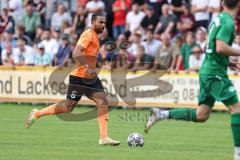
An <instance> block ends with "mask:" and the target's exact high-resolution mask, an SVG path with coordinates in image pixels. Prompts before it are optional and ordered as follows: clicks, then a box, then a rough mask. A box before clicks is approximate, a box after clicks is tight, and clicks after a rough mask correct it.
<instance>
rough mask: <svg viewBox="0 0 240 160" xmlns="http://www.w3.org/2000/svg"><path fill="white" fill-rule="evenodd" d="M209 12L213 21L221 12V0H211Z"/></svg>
mask: <svg viewBox="0 0 240 160" xmlns="http://www.w3.org/2000/svg"><path fill="white" fill-rule="evenodd" d="M208 12H209V13H210V14H211V19H210V21H209V22H211V21H212V20H213V19H214V18H215V17H217V16H218V14H219V13H220V12H221V0H210V1H209V4H208Z"/></svg>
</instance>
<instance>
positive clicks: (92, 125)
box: [0, 104, 233, 160]
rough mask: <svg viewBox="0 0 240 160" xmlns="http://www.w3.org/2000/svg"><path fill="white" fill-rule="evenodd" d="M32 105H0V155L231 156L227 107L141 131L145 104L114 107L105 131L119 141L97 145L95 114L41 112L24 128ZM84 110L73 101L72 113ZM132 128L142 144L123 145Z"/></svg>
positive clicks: (33, 158)
mask: <svg viewBox="0 0 240 160" xmlns="http://www.w3.org/2000/svg"><path fill="white" fill-rule="evenodd" d="M34 107H36V108H38V109H41V108H43V107H45V106H34ZM32 108H33V106H32V105H16V104H1V105H0V113H1V115H0V127H1V128H0V160H146V159H152V160H231V159H232V156H233V147H232V143H233V142H232V136H231V128H230V116H229V114H227V113H213V114H212V115H211V117H210V119H209V120H208V121H207V122H206V123H204V124H194V123H192V122H180V121H179V122H176V121H164V122H160V123H158V124H156V125H155V126H154V127H153V128H152V130H150V132H149V134H148V135H145V134H143V129H144V124H145V120H146V116H147V115H148V114H149V111H148V110H127V109H115V110H113V111H112V112H111V113H110V115H109V133H110V136H111V137H113V138H115V139H117V140H120V141H121V145H120V146H118V147H103V146H98V124H97V120H96V119H92V120H89V121H80V122H79V121H77V122H66V121H62V120H60V119H59V118H58V117H56V116H46V117H43V118H41V119H40V120H38V121H37V122H36V124H34V125H33V126H32V127H31V128H30V129H29V130H26V129H25V128H24V121H25V118H26V117H27V115H28V114H29V112H30V111H31V109H32ZM88 110H91V108H88V107H77V108H75V110H74V113H79V112H86V111H88ZM132 132H140V133H142V134H143V135H144V138H145V145H144V147H142V148H131V147H129V146H128V145H127V142H126V139H127V136H128V134H130V133H132Z"/></svg>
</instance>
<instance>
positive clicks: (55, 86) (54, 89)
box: [51, 81, 58, 95]
mask: <svg viewBox="0 0 240 160" xmlns="http://www.w3.org/2000/svg"><path fill="white" fill-rule="evenodd" d="M57 87H58V84H57V82H56V81H54V82H52V84H51V88H52V94H54V95H56V94H57V93H58V90H57Z"/></svg>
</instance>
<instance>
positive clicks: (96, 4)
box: [86, 0, 105, 27]
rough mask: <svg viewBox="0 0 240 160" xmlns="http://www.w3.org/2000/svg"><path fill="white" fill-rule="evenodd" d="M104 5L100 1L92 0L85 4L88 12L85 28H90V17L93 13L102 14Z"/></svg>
mask: <svg viewBox="0 0 240 160" xmlns="http://www.w3.org/2000/svg"><path fill="white" fill-rule="evenodd" d="M104 9H105V4H104V3H103V2H102V1H101V0H92V1H89V2H88V3H87V4H86V10H87V12H88V17H87V26H88V27H90V26H91V17H92V14H93V13H102V14H104Z"/></svg>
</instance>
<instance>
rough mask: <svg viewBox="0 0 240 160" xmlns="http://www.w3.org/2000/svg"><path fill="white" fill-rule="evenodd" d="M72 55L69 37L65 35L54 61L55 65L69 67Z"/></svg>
mask: <svg viewBox="0 0 240 160" xmlns="http://www.w3.org/2000/svg"><path fill="white" fill-rule="evenodd" d="M71 53H72V48H71V44H70V42H69V35H67V34H64V35H63V36H62V43H61V44H60V46H59V48H58V52H57V54H56V56H55V59H54V65H56V66H67V64H68V60H69V56H70V54H71Z"/></svg>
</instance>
